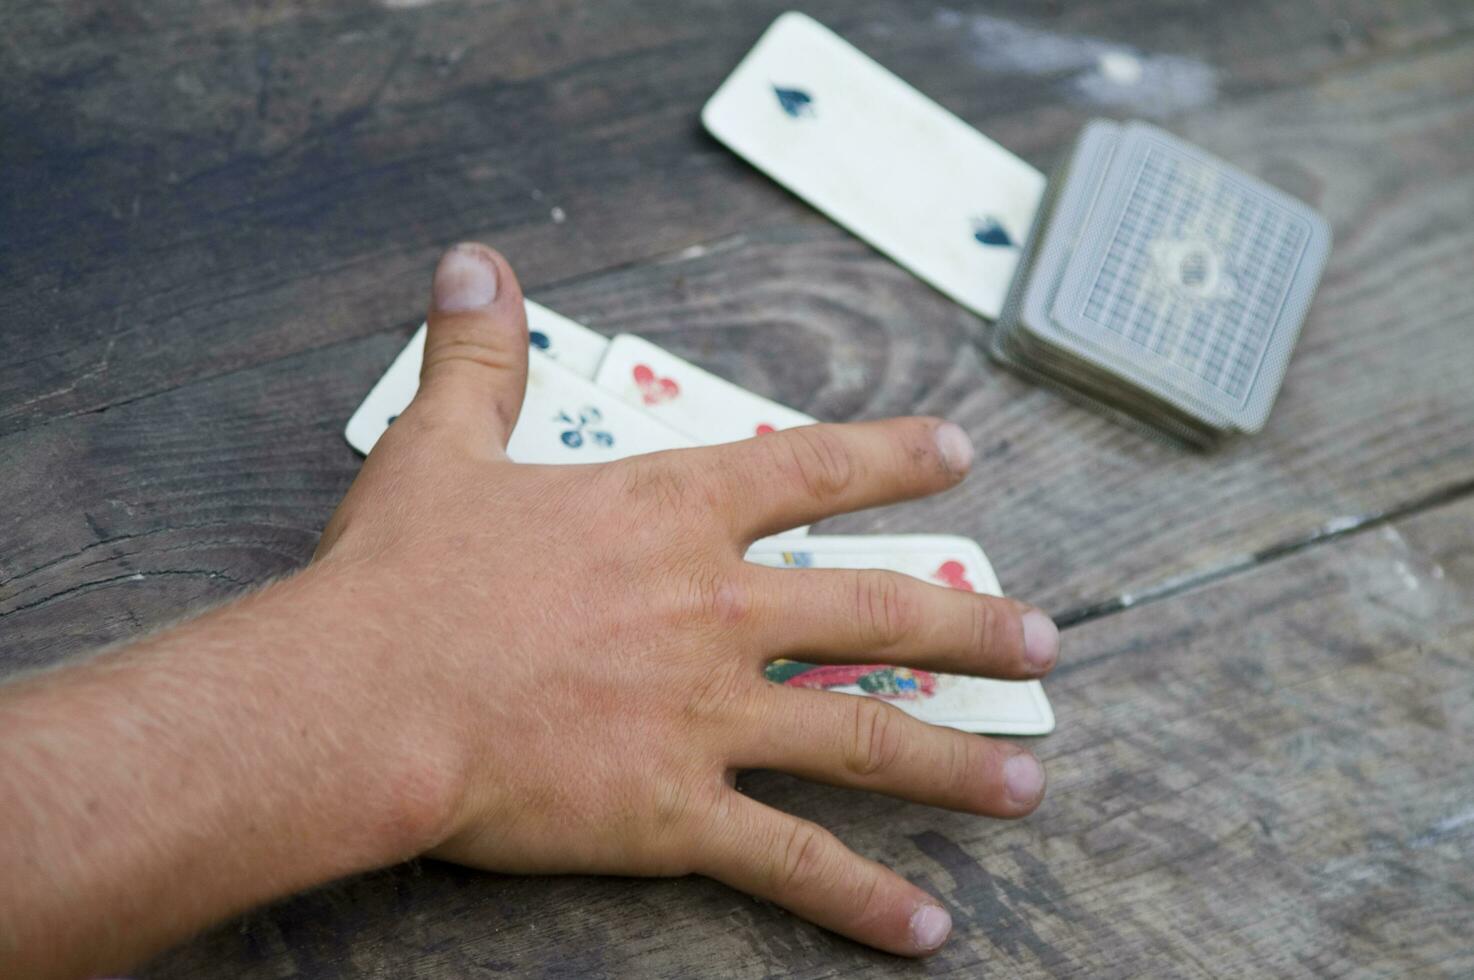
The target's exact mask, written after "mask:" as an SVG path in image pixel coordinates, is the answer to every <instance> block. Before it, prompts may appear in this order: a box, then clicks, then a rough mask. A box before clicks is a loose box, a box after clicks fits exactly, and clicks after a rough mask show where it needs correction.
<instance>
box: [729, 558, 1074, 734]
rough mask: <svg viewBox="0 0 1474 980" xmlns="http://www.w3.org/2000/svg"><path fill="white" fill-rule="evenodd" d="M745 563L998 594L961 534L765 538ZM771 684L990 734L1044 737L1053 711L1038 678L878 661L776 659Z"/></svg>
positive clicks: (770, 669)
mask: <svg viewBox="0 0 1474 980" xmlns="http://www.w3.org/2000/svg"><path fill="white" fill-rule="evenodd" d="M747 560H748V561H750V562H754V563H756V564H759V565H766V566H769V567H772V568H881V569H888V570H890V571H895V572H901V573H903V574H906V575H910V576H912V577H914V578H919V579H921V580H923V581H926V582H931V583H933V584H936V585H944V586H948V587H950V588H954V589H964V590H966V591H969V592H979V593H983V594H986V595H1002V592H1001V590H1000V589H999V587H998V578H997V576H996V575H994V574H993V568H992V566H991V565H990V564H989V563H988V559H987V556H985V555H984V554H983V550H982V549H981V548H980V547H978V545H977V543H976V542H974V541H971V540H969V539H968V538H963V537H958V536H955V535H945V534H901V535H816V536H812V537H808V538H805V539H803V540H802V541H795V540H779V539H774V538H765V539H763V540H761V541H758V542H756V543H755V544H753V546H752V547H751V548H750V549H748V552H747ZM767 674H768V678H769V679H770V680H772V681H773V682H775V683H779V684H786V685H789V686H792V687H806V688H814V689H820V690H829V691H839V692H842V693H846V694H858V695H869V696H871V697H878V698H882V699H884V700H886V701H889V702H890V703H892V704H894V705H895V706H896V707H898V708H900V709H901V710H902V711H904V712H906V713H907V714H909V715H911V716H913V717H915V718H919V719H921V720H922V721H926V722H930V723H931V724H934V725H945V726H947V727H949V728H957V729H960V730H962V731H966V732H979V733H987V734H992V735H1045V734H1048V733H1049V732H1051V731H1053V730H1054V711H1053V709H1051V708H1050V706H1049V700H1048V698H1046V697H1045V696H1044V687H1043V685H1041V684H1040V683H1039V682H1038V681H999V680H990V679H987V678H978V677H958V676H954V675H951V674H937V673H933V672H931V671H926V670H916V669H908V668H904V667H892V666H887V665H885V664H855V665H850V666H827V665H825V666H816V665H814V664H805V663H799V662H796V661H790V660H780V661H778V662H777V663H774V664H771V665H769V667H768V670H767Z"/></svg>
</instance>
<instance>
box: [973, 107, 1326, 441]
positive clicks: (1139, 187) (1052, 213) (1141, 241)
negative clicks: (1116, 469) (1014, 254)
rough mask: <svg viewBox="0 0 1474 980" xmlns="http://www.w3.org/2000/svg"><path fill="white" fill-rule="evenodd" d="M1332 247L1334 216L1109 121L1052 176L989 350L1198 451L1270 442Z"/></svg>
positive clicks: (1157, 134) (1136, 127)
mask: <svg viewBox="0 0 1474 980" xmlns="http://www.w3.org/2000/svg"><path fill="white" fill-rule="evenodd" d="M1329 248H1330V231H1329V229H1328V228H1327V226H1326V223H1325V221H1324V219H1322V218H1321V217H1320V215H1318V214H1316V213H1315V212H1314V211H1312V210H1311V209H1310V208H1308V207H1307V206H1306V205H1304V204H1302V203H1301V202H1299V201H1297V200H1295V199H1294V198H1292V197H1290V196H1288V195H1286V194H1284V193H1282V192H1280V191H1278V190H1276V189H1275V188H1273V187H1270V186H1269V185H1267V184H1265V183H1264V182H1263V181H1260V180H1257V179H1255V178H1254V177H1251V176H1249V175H1248V174H1245V173H1243V172H1241V171H1239V170H1237V169H1235V168H1233V167H1231V166H1229V165H1228V164H1226V163H1224V162H1223V161H1221V160H1217V159H1215V158H1213V157H1211V156H1209V155H1208V154H1206V153H1204V152H1203V151H1202V150H1200V149H1198V148H1196V147H1194V146H1192V145H1191V144H1188V143H1185V142H1183V141H1182V140H1179V139H1177V138H1175V137H1173V136H1171V135H1170V134H1168V133H1165V132H1163V131H1162V130H1160V129H1157V128H1156V127H1154V126H1148V125H1146V124H1145V123H1127V124H1125V125H1120V124H1116V123H1112V122H1105V121H1095V122H1092V123H1090V125H1088V126H1087V127H1086V128H1085V130H1084V132H1083V133H1082V134H1081V136H1080V139H1079V141H1078V142H1077V143H1076V145H1075V148H1074V151H1073V152H1072V153H1071V154H1070V156H1069V157H1068V159H1067V160H1066V161H1065V163H1064V164H1063V166H1061V167H1060V169H1059V171H1058V172H1057V173H1056V174H1055V175H1054V178H1053V179H1052V180H1051V181H1050V184H1049V188H1048V191H1047V192H1046V195H1045V200H1044V203H1043V205H1042V207H1041V209H1040V213H1039V216H1038V218H1037V219H1036V220H1035V222H1034V227H1033V231H1032V232H1031V233H1030V235H1029V239H1028V241H1027V243H1026V244H1025V246H1024V252H1023V257H1022V259H1021V261H1020V263H1019V270H1018V272H1017V273H1016V275H1015V278H1014V282H1013V286H1012V288H1011V289H1010V291H1009V294H1008V299H1007V301H1006V302H1005V304H1004V308H1003V312H1002V313H1001V314H1000V316H999V318H998V322H997V324H996V326H995V328H994V330H993V334H992V337H991V343H990V352H991V353H992V355H993V356H994V357H995V358H996V359H997V360H999V361H1001V362H1003V363H1005V364H1007V365H1009V366H1011V367H1013V368H1015V369H1017V370H1019V371H1020V372H1022V373H1024V374H1026V375H1028V376H1030V377H1033V378H1036V379H1038V380H1041V381H1045V382H1047V383H1050V384H1052V385H1054V386H1056V387H1058V388H1061V389H1063V390H1064V391H1065V392H1066V393H1068V394H1070V395H1071V396H1073V397H1075V398H1078V399H1081V400H1084V401H1087V402H1089V403H1091V404H1093V405H1095V406H1096V407H1098V408H1101V409H1102V410H1104V411H1106V412H1108V413H1112V414H1115V415H1118V416H1122V417H1124V418H1125V419H1128V420H1134V421H1138V422H1143V423H1146V424H1147V425H1150V426H1152V427H1153V429H1155V430H1157V431H1159V432H1164V433H1166V434H1168V435H1170V436H1173V437H1176V438H1177V439H1179V440H1182V441H1184V442H1187V443H1190V444H1194V445H1204V446H1206V445H1212V444H1213V443H1215V442H1216V441H1218V440H1219V439H1220V438H1222V437H1223V436H1226V435H1229V434H1231V433H1234V432H1257V431H1259V429H1260V428H1262V427H1263V425H1264V422H1265V419H1266V418H1267V417H1268V415H1269V409H1270V406H1271V405H1273V404H1274V398H1275V395H1276V393H1277V392H1278V391H1279V387H1280V382H1281V381H1282V380H1283V378H1284V374H1285V368H1286V366H1287V364H1288V361H1289V356H1290V351H1291V350H1292V348H1293V347H1294V344H1295V339H1296V337H1297V336H1298V335H1299V333H1300V325H1301V323H1302V321H1303V320H1304V318H1305V313H1306V310H1307V308H1308V307H1309V305H1310V298H1311V295H1312V294H1313V293H1314V291H1315V286H1316V283H1317V282H1318V280H1319V279H1320V274H1321V270H1322V269H1323V268H1324V266H1325V261H1326V255H1327V252H1328V251H1329Z"/></svg>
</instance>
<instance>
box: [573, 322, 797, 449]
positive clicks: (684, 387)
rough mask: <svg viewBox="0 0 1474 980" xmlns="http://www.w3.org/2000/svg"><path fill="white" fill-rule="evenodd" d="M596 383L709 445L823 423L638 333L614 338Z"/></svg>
mask: <svg viewBox="0 0 1474 980" xmlns="http://www.w3.org/2000/svg"><path fill="white" fill-rule="evenodd" d="M594 382H595V383H596V384H598V385H599V386H601V387H603V388H605V389H607V390H609V391H611V392H613V393H614V394H616V395H618V396H619V397H620V398H621V399H623V400H624V401H626V402H627V403H629V404H631V405H638V406H639V407H640V408H641V409H643V410H644V411H645V412H647V413H649V414H650V415H651V416H653V417H655V418H657V419H660V420H661V421H662V422H664V423H666V424H667V425H669V426H670V427H671V428H673V429H676V430H678V431H680V432H683V433H685V434H686V435H687V436H690V437H691V438H692V439H694V440H695V441H696V442H698V443H701V444H703V445H713V444H716V443H721V442H735V441H736V440H738V439H749V438H751V437H753V436H758V435H763V434H765V433H769V432H776V431H778V430H779V429H789V428H793V427H794V426H799V425H811V424H813V423H814V422H815V421H817V420H816V419H813V418H810V417H809V416H807V415H805V414H803V413H802V412H796V411H794V410H793V409H791V408H788V407H786V406H784V405H780V404H778V403H777V402H775V401H772V400H770V399H767V398H764V397H762V396H761V395H756V394H753V393H752V392H750V391H748V390H747V389H746V388H742V387H740V386H738V385H735V384H733V383H732V382H730V381H728V380H726V379H725V378H719V377H717V376H716V375H714V374H712V373H711V372H709V371H703V370H702V369H701V368H699V367H697V366H696V365H694V364H692V363H690V362H689V361H683V360H682V359H681V358H679V357H677V356H675V355H674V354H672V353H670V352H669V351H665V350H662V349H661V348H659V347H657V346H656V345H654V344H652V343H650V342H649V341H648V340H644V339H642V338H640V337H636V336H633V335H632V334H620V335H619V336H617V337H615V338H614V339H613V340H611V341H610V342H609V349H608V351H606V352H605V354H604V359H603V361H602V362H601V363H600V364H599V371H598V373H597V374H596V375H594Z"/></svg>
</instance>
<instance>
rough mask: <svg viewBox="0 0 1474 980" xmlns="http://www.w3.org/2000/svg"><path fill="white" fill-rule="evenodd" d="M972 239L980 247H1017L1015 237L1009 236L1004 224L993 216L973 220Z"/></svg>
mask: <svg viewBox="0 0 1474 980" xmlns="http://www.w3.org/2000/svg"><path fill="white" fill-rule="evenodd" d="M972 237H973V239H974V240H975V241H976V242H977V243H978V244H979V245H992V246H994V247H995V248H1015V247H1016V246H1015V245H1014V243H1013V237H1012V236H1010V235H1009V234H1008V229H1007V228H1004V227H1003V222H1001V221H999V220H998V219H997V218H995V217H993V216H992V215H991V214H990V215H987V216H985V217H982V218H973V219H972Z"/></svg>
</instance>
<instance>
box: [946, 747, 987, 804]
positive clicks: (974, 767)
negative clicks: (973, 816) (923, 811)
mask: <svg viewBox="0 0 1474 980" xmlns="http://www.w3.org/2000/svg"><path fill="white" fill-rule="evenodd" d="M946 752H947V761H946V780H947V783H946V785H947V786H948V787H949V788H950V789H951V790H952V792H953V793H954V794H955V795H956V796H957V797H958V798H966V797H967V795H968V790H969V789H970V788H971V787H972V786H974V785H977V784H978V783H979V780H978V774H979V773H981V772H982V770H983V766H982V762H981V760H980V758H979V755H980V753H981V750H980V748H979V745H978V744H977V743H976V742H975V740H974V739H972V738H969V737H967V736H958V737H954V738H949V739H947V749H946Z"/></svg>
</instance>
